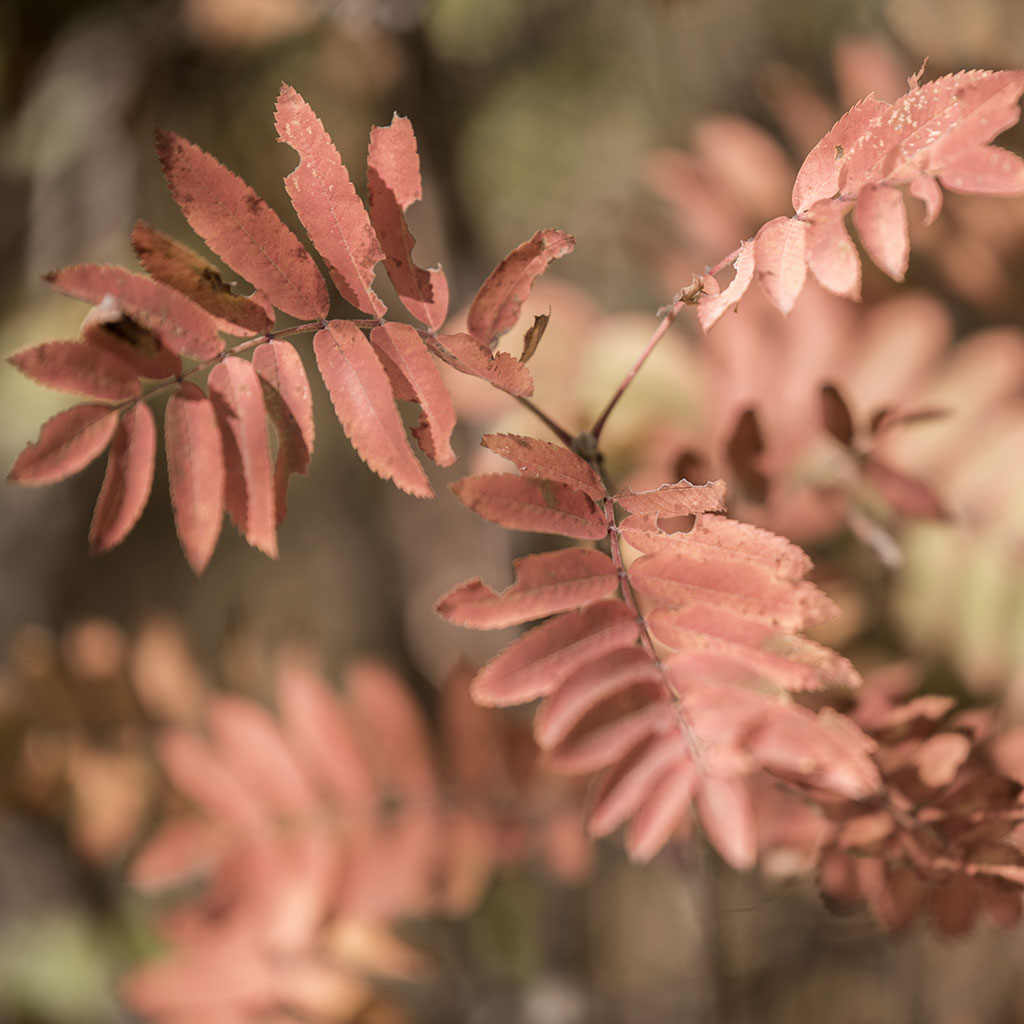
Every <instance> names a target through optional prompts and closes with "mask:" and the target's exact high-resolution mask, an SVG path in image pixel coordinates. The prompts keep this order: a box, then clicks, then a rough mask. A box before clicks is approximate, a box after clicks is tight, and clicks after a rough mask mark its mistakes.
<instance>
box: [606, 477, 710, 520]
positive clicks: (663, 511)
mask: <svg viewBox="0 0 1024 1024" xmlns="http://www.w3.org/2000/svg"><path fill="white" fill-rule="evenodd" d="M614 498H615V501H616V503H617V504H619V505H621V506H622V507H623V508H624V509H625V510H626V511H627V512H639V513H644V514H652V515H656V516H657V515H663V516H687V515H697V514H699V513H701V512H724V511H725V481H724V480H714V481H712V482H711V483H707V484H691V483H690V482H689V481H688V480H680V481H679V482H678V483H674V484H662V485H661V487H658V488H657V489H656V490H653V491H634V490H633V489H632V488H629V487H627V488H626V489H625V490H624V491H619V493H618V494H616V495H614Z"/></svg>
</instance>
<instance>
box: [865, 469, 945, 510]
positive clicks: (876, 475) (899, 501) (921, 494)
mask: <svg viewBox="0 0 1024 1024" xmlns="http://www.w3.org/2000/svg"><path fill="white" fill-rule="evenodd" d="M861 473H862V474H863V476H864V479H865V480H866V481H867V482H868V483H869V484H870V485H871V486H872V487H874V488H875V490H876V491H878V493H879V494H881V495H882V497H883V498H885V500H886V501H887V502H888V503H889V504H890V505H891V506H892V507H893V509H894V510H895V511H896V512H898V513H899V514H900V515H903V516H912V517H914V518H915V519H946V518H947V517H948V514H947V512H946V510H945V509H944V508H943V507H942V503H941V502H940V501H939V499H938V497H936V495H935V492H934V491H933V490H932V489H931V488H930V487H928V486H927V484H924V483H922V482H921V481H920V480H915V479H914V478H913V477H912V476H908V475H907V474H906V473H901V472H899V471H898V470H895V469H893V468H892V467H890V466H887V465H886V464H885V463H884V462H881V461H880V460H878V459H876V458H874V457H873V456H871V457H868V458H866V459H864V461H863V462H862V463H861Z"/></svg>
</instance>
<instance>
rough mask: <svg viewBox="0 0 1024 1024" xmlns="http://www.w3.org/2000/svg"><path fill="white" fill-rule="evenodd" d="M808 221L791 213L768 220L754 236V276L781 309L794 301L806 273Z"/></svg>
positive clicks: (788, 309) (785, 308)
mask: <svg viewBox="0 0 1024 1024" xmlns="http://www.w3.org/2000/svg"><path fill="white" fill-rule="evenodd" d="M806 236H807V224H806V223H805V222H804V221H802V220H796V219H795V218H790V217H776V218H775V219H774V220H770V221H768V223H767V224H765V225H764V226H763V227H762V228H761V230H760V231H758V233H757V236H756V237H755V238H754V259H755V260H756V262H757V279H758V281H759V282H760V284H761V287H762V288H763V289H764V291H765V294H766V295H767V296H768V298H769V299H771V301H772V303H773V304H774V305H775V306H776V307H777V308H778V309H779V310H780V311H781V312H782V313H788V312H789V311H790V310H791V309H792V308H793V305H794V303H795V302H796V298H797V296H798V295H799V294H800V290H801V289H802V288H803V286H804V279H805V277H806V276H807V262H806Z"/></svg>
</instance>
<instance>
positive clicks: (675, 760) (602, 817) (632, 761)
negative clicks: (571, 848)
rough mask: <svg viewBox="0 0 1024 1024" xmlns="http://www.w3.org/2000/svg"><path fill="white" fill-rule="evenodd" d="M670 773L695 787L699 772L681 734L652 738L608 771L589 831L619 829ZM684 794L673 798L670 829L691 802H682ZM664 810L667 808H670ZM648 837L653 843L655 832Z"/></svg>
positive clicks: (604, 832) (605, 832)
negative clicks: (687, 751)
mask: <svg viewBox="0 0 1024 1024" xmlns="http://www.w3.org/2000/svg"><path fill="white" fill-rule="evenodd" d="M670 772H671V773H673V774H677V773H678V776H679V778H678V780H677V781H679V782H685V780H686V779H687V778H688V779H690V780H692V781H691V783H690V784H691V785H692V786H693V787H694V788H695V785H696V782H697V773H696V771H695V770H694V767H693V762H692V761H691V760H690V759H689V758H688V757H687V755H686V749H685V747H683V746H682V744H681V743H680V742H679V734H678V733H665V734H663V735H661V736H655V737H652V738H651V739H650V741H649V742H647V743H645V744H643V745H642V746H641V747H639V748H638V749H637V750H636V751H634V752H633V753H632V754H630V755H629V756H628V757H627V758H625V759H624V760H623V761H621V762H620V763H619V764H617V765H616V766H615V767H614V768H612V769H611V770H610V771H609V772H608V774H607V775H606V776H605V778H604V780H603V781H602V783H601V787H600V789H599V791H598V794H597V797H596V799H595V801H594V807H593V810H592V811H591V812H590V816H589V818H588V820H587V828H588V830H589V832H590V834H591V835H593V836H606V835H608V833H609V832H612V831H614V830H615V829H617V828H618V827H619V826H620V825H621V824H622V823H623V822H625V821H627V820H628V819H629V818H631V817H632V816H633V815H634V814H636V813H637V811H639V810H640V808H641V807H642V806H643V805H644V803H645V802H646V801H647V800H648V798H649V797H650V796H651V795H652V794H653V792H654V791H655V789H657V788H658V785H659V783H660V782H661V781H662V780H663V779H664V778H665V777H666V776H667V775H668V774H669V773H670ZM684 788H685V787H684ZM681 795H682V794H679V797H678V798H677V801H678V802H677V801H673V805H674V810H675V818H674V820H673V821H672V823H671V825H670V826H668V828H669V829H670V830H671V829H674V828H675V826H676V824H677V823H678V821H679V817H680V816H681V815H682V813H683V811H684V810H685V808H686V807H688V806H689V803H690V801H689V800H688V799H687V800H685V801H683V800H682V799H681ZM691 796H692V791H691ZM680 805H681V806H680ZM653 810H654V808H653V807H652V808H651V810H650V811H648V817H649V818H652V817H653ZM664 810H666V811H667V810H668V808H667V807H666V808H664ZM652 824H653V822H652ZM649 838H650V840H651V844H652V845H653V838H654V837H653V835H652V836H650V837H649ZM634 839H635V837H634ZM640 845H646V844H640ZM661 845H663V844H662V843H659V844H658V848H659V849H660V847H661ZM629 852H630V855H631V856H633V857H634V859H645V858H638V857H636V856H635V854H634V851H633V849H632V848H630V850H629Z"/></svg>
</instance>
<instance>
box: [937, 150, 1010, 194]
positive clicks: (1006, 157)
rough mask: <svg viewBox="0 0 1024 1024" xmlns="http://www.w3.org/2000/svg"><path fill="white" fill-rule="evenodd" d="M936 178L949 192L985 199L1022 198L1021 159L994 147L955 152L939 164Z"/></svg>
mask: <svg viewBox="0 0 1024 1024" xmlns="http://www.w3.org/2000/svg"><path fill="white" fill-rule="evenodd" d="M938 176H939V181H941V182H942V184H943V186H944V187H945V188H948V189H949V190H950V192H963V193H965V194H966V195H985V196H1019V195H1024V159H1021V157H1019V156H1018V155H1017V154H1016V153H1011V152H1009V151H1008V150H1005V149H1000V148H999V147H998V146H986V147H985V148H984V149H968V150H964V151H963V152H961V153H955V154H953V155H951V156H949V157H947V158H946V159H944V160H943V161H942V168H941V169H940V170H939V172H938Z"/></svg>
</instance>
